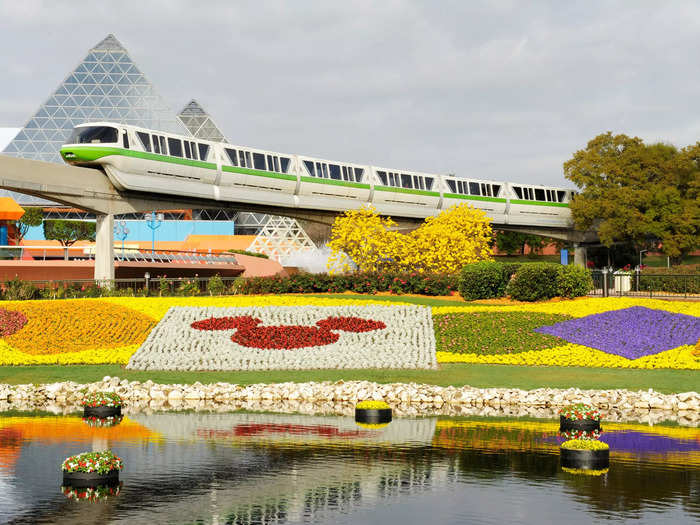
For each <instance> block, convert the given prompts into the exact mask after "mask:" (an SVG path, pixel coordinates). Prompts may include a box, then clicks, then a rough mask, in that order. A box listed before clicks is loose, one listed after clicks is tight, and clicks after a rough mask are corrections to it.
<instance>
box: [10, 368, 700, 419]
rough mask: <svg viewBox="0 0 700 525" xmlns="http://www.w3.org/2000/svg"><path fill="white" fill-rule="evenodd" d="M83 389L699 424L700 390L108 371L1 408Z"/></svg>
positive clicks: (74, 403)
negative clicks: (165, 377)
mask: <svg viewBox="0 0 700 525" xmlns="http://www.w3.org/2000/svg"><path fill="white" fill-rule="evenodd" d="M82 390H85V392H86V393H90V392H96V391H110V392H116V393H117V394H119V395H120V396H122V397H123V398H124V400H125V404H124V408H123V411H124V414H126V415H129V414H130V413H131V414H135V413H141V412H155V411H182V410H196V411H213V412H229V411H237V410H249V411H262V412H282V413H301V414H316V415H318V414H324V415H331V414H334V415H348V416H350V415H352V414H353V413H354V405H355V403H356V402H357V401H360V400H365V399H375V400H384V401H386V402H387V403H389V405H391V407H392V408H393V409H394V411H395V413H396V415H397V416H399V417H421V416H438V415H444V416H479V417H535V418H557V417H558V410H559V408H561V407H562V406H565V405H569V404H572V403H586V404H590V405H593V406H595V407H597V408H598V409H599V410H601V411H602V412H603V413H604V418H605V420H607V421H618V422H625V421H638V422H642V423H646V424H650V425H653V424H657V423H660V422H663V421H671V422H675V423H677V424H679V425H681V426H689V427H697V426H699V425H700V393H698V392H683V393H677V394H662V393H659V392H656V391H654V390H651V389H649V390H647V391H641V390H640V391H629V390H622V389H612V390H581V389H578V388H568V389H554V388H538V389H534V390H521V389H517V388H473V387H469V386H464V387H454V386H447V387H441V386H436V385H426V384H416V383H391V384H382V383H373V382H370V381H336V382H322V383H317V382H308V383H271V384H268V383H257V384H252V385H246V386H242V385H237V384H231V383H211V384H202V383H199V382H196V383H193V384H188V385H183V384H161V383H154V382H152V381H150V380H148V381H145V382H143V383H142V382H139V381H128V380H126V379H124V380H122V379H120V378H118V377H109V376H106V377H104V378H103V380H102V381H98V382H94V383H86V384H81V383H75V382H71V381H67V382H59V383H48V384H43V385H33V384H25V385H9V384H4V383H3V384H0V416H1V415H2V413H3V412H7V411H11V410H16V411H48V412H53V413H56V414H70V413H75V412H78V411H80V410H82V409H81V406H80V400H81V399H82V397H83V395H84V394H83V392H82Z"/></svg>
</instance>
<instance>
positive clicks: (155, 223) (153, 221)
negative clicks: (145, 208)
mask: <svg viewBox="0 0 700 525" xmlns="http://www.w3.org/2000/svg"><path fill="white" fill-rule="evenodd" d="M163 217H164V215H163V214H162V213H156V211H155V210H153V211H152V212H151V213H147V214H146V225H147V226H148V227H149V228H150V229H151V255H155V253H156V230H157V229H158V228H160V226H161V224H163Z"/></svg>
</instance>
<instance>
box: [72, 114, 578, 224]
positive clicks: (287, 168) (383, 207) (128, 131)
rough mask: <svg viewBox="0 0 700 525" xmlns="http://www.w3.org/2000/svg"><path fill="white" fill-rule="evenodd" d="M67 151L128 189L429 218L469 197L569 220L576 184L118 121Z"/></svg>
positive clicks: (512, 211)
mask: <svg viewBox="0 0 700 525" xmlns="http://www.w3.org/2000/svg"><path fill="white" fill-rule="evenodd" d="M61 156H62V157H63V159H64V160H65V161H66V162H67V163H69V164H74V165H79V166H93V167H95V166H97V167H100V168H101V169H103V170H104V172H105V173H106V174H107V176H108V177H109V179H110V181H111V182H112V184H114V185H115V186H116V187H117V188H119V189H123V190H132V191H142V192H152V193H164V194H170V195H180V196H186V197H196V198H202V199H212V200H217V201H228V202H239V203H250V204H260V205H272V206H283V207H291V208H306V209H317V210H328V211H345V210H348V209H353V208H359V207H360V206H362V205H363V204H366V203H371V204H372V205H373V206H374V207H375V208H376V209H377V211H378V212H379V213H381V214H382V215H390V216H394V217H408V218H425V217H429V216H431V215H437V214H438V213H440V211H441V210H443V209H446V208H449V207H450V206H452V205H454V204H459V203H464V202H467V203H469V204H471V205H472V206H474V207H476V208H480V209H482V210H484V211H485V212H486V213H487V215H488V216H489V217H491V219H492V221H493V222H494V223H496V224H514V225H535V226H545V227H547V226H549V227H570V226H571V214H570V211H569V201H570V199H571V196H572V193H573V192H572V191H571V190H569V189H566V188H554V187H546V186H537V185H531V184H515V183H509V182H496V181H488V180H478V179H472V178H465V177H457V176H454V175H437V174H429V173H420V172H416V171H407V170H397V169H389V168H379V167H376V166H367V165H361V164H351V163H348V162H338V161H330V160H323V159H317V158H313V157H306V156H302V155H289V154H285V153H277V152H273V151H265V150H260V149H255V148H249V147H245V146H234V145H232V144H227V143H221V142H210V141H206V140H200V139H197V138H194V137H187V136H181V135H173V134H170V133H164V132H162V131H154V130H149V129H144V128H138V127H135V126H127V125H123V124H115V123H113V122H94V123H87V124H81V125H79V126H76V127H75V129H74V130H73V134H72V136H71V138H70V139H69V143H68V144H65V145H64V146H63V147H62V148H61Z"/></svg>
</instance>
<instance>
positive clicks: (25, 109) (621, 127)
mask: <svg viewBox="0 0 700 525" xmlns="http://www.w3.org/2000/svg"><path fill="white" fill-rule="evenodd" d="M108 33H114V34H115V36H116V37H117V38H118V39H119V40H120V41H121V42H122V44H123V45H124V46H125V47H126V48H127V50H128V51H129V52H130V54H131V57H132V58H133V60H134V61H135V62H136V63H137V64H138V65H139V66H140V68H141V70H142V71H143V72H144V73H145V74H146V76H147V77H148V78H149V79H150V80H151V82H153V84H154V85H155V86H156V89H157V90H158V91H159V92H160V94H161V95H163V96H164V97H165V99H166V100H167V101H168V103H169V104H170V105H171V107H172V108H173V111H179V110H180V109H181V107H182V106H184V104H185V103H186V102H188V101H189V100H190V99H191V98H196V99H197V100H199V101H200V103H201V104H202V105H203V106H204V108H205V109H206V110H207V111H208V112H209V113H210V114H211V115H212V117H213V118H214V120H215V121H216V122H217V123H218V124H219V126H220V127H221V128H222V130H223V132H224V133H225V134H226V135H227V137H228V138H229V140H230V141H232V142H234V143H237V144H242V145H249V146H257V147H261V148H267V149H272V150H278V151H282V152H289V153H303V154H308V155H313V156H320V157H324V158H329V159H334V160H346V161H350V162H357V163H367V164H374V165H378V166H385V167H396V168H406V169H414V170H419V171H426V172H436V173H447V172H453V173H457V174H459V175H462V176H473V177H478V178H489V179H497V180H510V181H516V182H538V183H546V184H554V185H567V186H569V185H570V184H569V183H568V182H567V181H566V180H565V179H564V178H563V175H562V163H563V162H564V161H566V160H567V159H568V158H570V157H571V154H572V153H573V152H574V151H575V150H576V149H579V148H582V147H584V146H585V144H586V142H587V141H588V140H589V139H591V138H592V137H594V136H595V135H597V134H599V133H601V132H604V131H607V130H611V131H613V132H616V133H617V132H620V133H627V134H629V135H637V136H640V137H642V138H644V139H645V140H650V141H659V140H662V141H665V142H671V143H674V144H676V145H679V146H684V145H687V144H690V143H695V142H696V141H697V140H699V139H700V111H699V110H698V105H699V104H698V100H700V97H699V96H698V95H699V92H700V89H699V88H700V59H698V49H700V2H693V1H690V2H682V1H672V2H659V1H650V2H643V1H640V0H634V1H632V0H630V1H628V2H623V1H614V2H612V1H611V2H606V1H595V0H586V1H581V2H574V1H565V2H562V1H561V0H554V1H551V2H545V1H541V2H536V1H531V2H524V1H515V0H514V1H496V0H493V1H488V2H487V1H484V2H480V1H475V0H469V1H465V0H459V1H454V2H447V1H445V2H438V1H426V2H409V1H403V2H398V1H393V0H382V1H381V2H373V1H363V0H352V1H344V2H332V1H318V2H305V1H300V0H295V1H293V2H266V3H265V5H263V2H260V1H252V2H234V1H220V2H215V1H210V2H206V1H203V0H200V1H196V2H195V1H191V2H190V1H184V0H183V1H176V0H161V1H143V0H140V1H135V2H132V1H129V0H121V1H119V2H113V1H104V2H95V1H94V0H93V1H90V2H80V1H73V0H71V1H59V0H47V1H45V2H38V1H31V0H22V1H13V0H7V1H5V0H0V54H1V55H0V56H1V57H2V62H0V64H1V67H2V69H1V70H0V71H2V77H1V78H2V80H3V81H2V82H0V127H18V126H22V125H23V124H24V123H25V121H26V120H27V119H28V118H29V117H30V116H31V115H32V114H33V112H34V111H35V110H36V109H37V107H38V105H39V104H41V103H42V102H43V101H44V100H45V99H46V98H47V96H48V95H49V94H50V93H51V92H52V91H53V90H54V89H55V88H56V87H57V86H58V84H59V83H60V82H61V81H62V80H63V79H64V77H65V75H66V74H67V73H68V72H69V71H70V70H72V69H73V68H74V67H75V66H76V65H77V63H78V62H79V61H80V60H82V58H83V57H84V56H85V54H86V53H87V51H88V50H89V49H90V48H91V47H92V46H93V45H95V44H96V43H97V42H99V41H100V40H101V39H103V38H104V37H105V36H106V35H107V34H108Z"/></svg>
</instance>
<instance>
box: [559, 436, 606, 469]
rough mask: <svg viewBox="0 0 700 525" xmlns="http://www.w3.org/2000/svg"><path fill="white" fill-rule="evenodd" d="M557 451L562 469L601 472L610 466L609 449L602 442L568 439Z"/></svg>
mask: <svg viewBox="0 0 700 525" xmlns="http://www.w3.org/2000/svg"><path fill="white" fill-rule="evenodd" d="M559 451H560V459H561V466H562V468H566V469H577V470H592V471H596V470H601V471H602V470H605V469H607V468H608V467H609V466H610V447H609V446H608V444H607V443H603V442H602V441H596V440H593V439H570V440H569V441H564V443H562V444H561V448H560V449H559Z"/></svg>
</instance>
